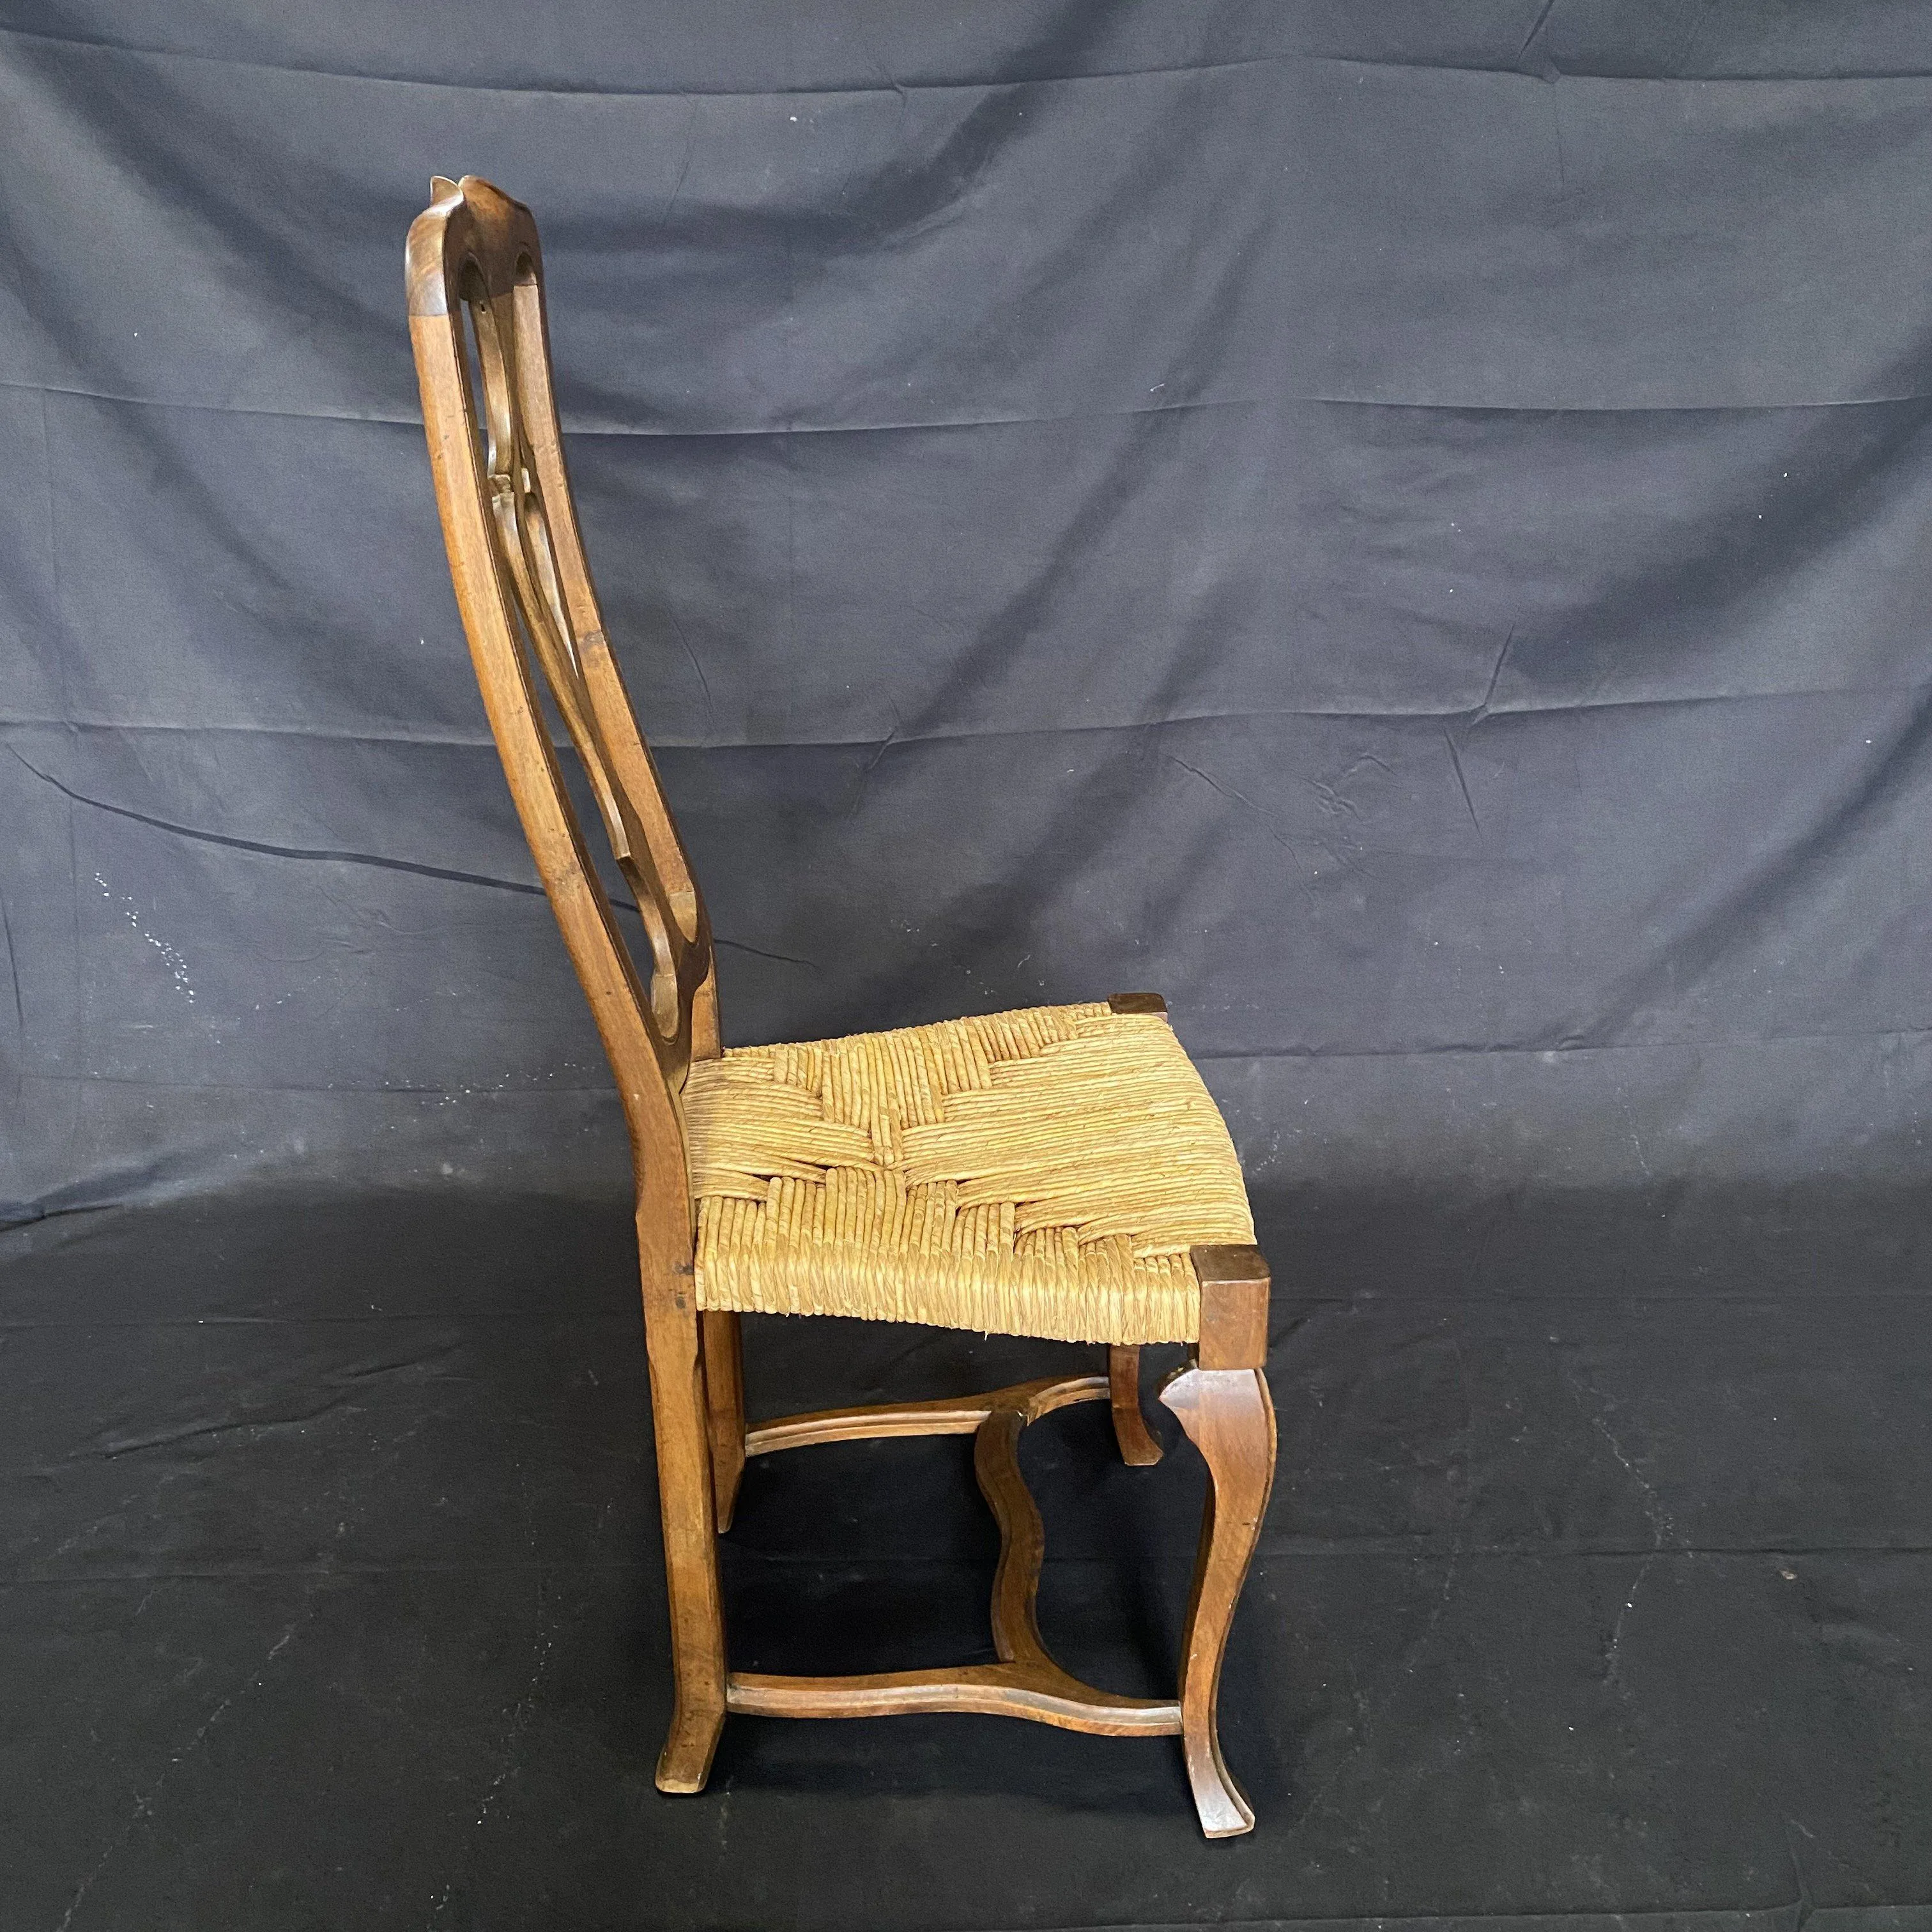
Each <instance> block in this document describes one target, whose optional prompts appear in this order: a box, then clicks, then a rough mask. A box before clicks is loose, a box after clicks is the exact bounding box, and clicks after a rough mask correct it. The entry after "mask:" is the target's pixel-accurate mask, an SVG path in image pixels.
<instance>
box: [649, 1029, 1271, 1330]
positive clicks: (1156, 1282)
mask: <svg viewBox="0 0 1932 1932" xmlns="http://www.w3.org/2000/svg"><path fill="white" fill-rule="evenodd" d="M683 1108H684V1120H685V1153H686V1160H687V1162H688V1169H689V1176H690V1185H691V1195H692V1197H693V1199H694V1201H695V1202H696V1203H697V1254H696V1258H695V1273H696V1283H697V1305H698V1306H699V1307H700V1308H701V1309H704V1310H728V1311H731V1312H733V1313H739V1314H772V1315H847V1316H860V1317H862V1318H864V1319H869V1320H872V1321H881V1322H931V1323H934V1324H935V1325H938V1326H941V1327H944V1328H970V1329H977V1330H978V1331H980V1332H981V1333H983V1334H1007V1335H1034V1336H1043V1337H1051V1338H1052V1339H1055V1340H1063V1341H1072V1342H1108V1343H1145V1342H1185V1341H1193V1340H1196V1338H1197V1337H1198V1336H1199V1332H1200V1319H1201V1289H1200V1283H1199V1280H1198V1279H1197V1278H1196V1274H1195V1271H1194V1268H1193V1263H1192V1262H1191V1261H1190V1259H1189V1257H1188V1252H1187V1251H1188V1250H1189V1249H1190V1247H1194V1246H1196V1245H1197V1244H1202V1245H1205V1244H1213V1243H1244V1242H1251V1241H1253V1239H1254V1224H1253V1220H1252V1218H1251V1217H1250V1213H1249V1210H1248V1201H1247V1191H1246V1190H1245V1189H1244V1187H1243V1184H1242V1181H1241V1163H1240V1162H1239V1161H1238V1159H1237V1158H1236V1156H1235V1148H1234V1143H1233V1142H1232V1140H1231V1139H1229V1135H1228V1130H1227V1128H1226V1125H1225V1124H1223V1121H1222V1119H1221V1116H1220V1111H1219V1110H1218V1109H1217V1108H1216V1106H1215V1105H1214V1100H1213V1099H1212V1097H1211V1096H1210V1095H1209V1094H1208V1089H1207V1088H1206V1086H1205V1085H1204V1084H1203V1083H1202V1079H1201V1076H1200V1075H1199V1073H1196V1070H1195V1069H1194V1067H1193V1063H1192V1062H1191V1061H1190V1060H1189V1059H1188V1058H1187V1054H1186V1053H1185V1052H1184V1051H1183V1050H1182V1049H1181V1043H1180V1042H1179V1041H1178V1040H1176V1039H1175V1036H1174V1032H1173V1030H1172V1028H1171V1027H1170V1026H1169V1024H1168V1022H1167V1021H1166V1019H1165V1018H1164V1017H1163V1016H1161V1015H1160V1014H1157V1013H1115V1012H1114V1011H1112V1010H1111V1009H1110V1008H1109V1007H1107V1006H1105V1005H1100V1004H1096V1005H1083V1006H1069V1007H1029V1008H1025V1009H1023V1010H1020V1011H1018V1012H1014V1013H992V1014H986V1015H983V1016H978V1017H976V1018H973V1019H961V1020H949V1021H947V1022H943V1023H941V1024H940V1025H935V1026H922V1027H907V1028H901V1029H899V1030H898V1031H893V1032H889V1033H874V1034H854V1035H853V1036H851V1037H848V1038H846V1039H842V1040H817V1041H813V1042H811V1043H805V1044H802V1045H794V1046H754V1047H740V1048H737V1049H733V1050H731V1051H730V1052H727V1053H726V1054H725V1055H724V1057H723V1058H721V1059H718V1060H710V1061H694V1062H693V1063H692V1064H691V1071H690V1074H689V1076H688V1080H687V1082H686V1083H685V1089H684V1095H683Z"/></svg>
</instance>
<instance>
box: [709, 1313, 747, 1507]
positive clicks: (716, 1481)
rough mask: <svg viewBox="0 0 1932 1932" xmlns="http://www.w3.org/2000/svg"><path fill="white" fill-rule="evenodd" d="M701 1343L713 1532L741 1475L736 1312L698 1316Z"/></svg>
mask: <svg viewBox="0 0 1932 1932" xmlns="http://www.w3.org/2000/svg"><path fill="white" fill-rule="evenodd" d="M698 1325H699V1328H700V1333H701V1336H702V1339H703V1346H704V1398H705V1412H706V1429H707V1432H708V1433H709V1436H710V1439H711V1488H712V1510H713V1511H714V1513H715V1515H716V1517H717V1520H718V1535H720V1536H722V1535H724V1532H726V1531H727V1529H730V1527H731V1512H732V1511H733V1509H735V1508H736V1507H737V1503H738V1484H739V1481H740V1480H741V1479H742V1477H743V1475H744V1474H745V1347H744V1342H743V1340H742V1336H741V1334H740V1332H739V1320H738V1317H737V1316H735V1315H730V1314H718V1313H712V1312H709V1311H707V1312H706V1313H704V1314H703V1315H701V1316H699V1317H698Z"/></svg>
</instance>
